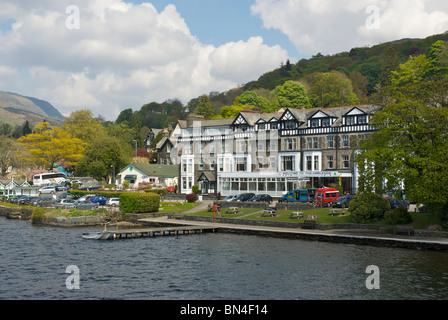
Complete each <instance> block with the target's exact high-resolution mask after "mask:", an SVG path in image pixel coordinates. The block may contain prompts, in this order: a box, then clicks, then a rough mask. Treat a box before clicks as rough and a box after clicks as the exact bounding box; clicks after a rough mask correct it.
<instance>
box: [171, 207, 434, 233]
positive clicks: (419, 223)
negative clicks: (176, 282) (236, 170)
mask: <svg viewBox="0 0 448 320" xmlns="http://www.w3.org/2000/svg"><path fill="white" fill-rule="evenodd" d="M263 210H264V208H255V209H253V208H240V213H238V214H225V212H226V209H225V208H223V209H222V210H221V215H220V216H219V215H218V214H217V213H216V214H215V217H222V218H230V219H235V218H240V219H253V220H266V221H279V222H297V223H300V222H303V221H304V220H307V218H308V216H311V215H314V216H317V220H316V222H317V223H352V221H351V219H350V215H349V213H348V211H346V213H345V214H344V215H339V216H330V210H329V209H328V208H324V209H310V210H303V211H302V212H303V218H302V219H297V218H295V219H291V218H290V215H291V213H293V212H297V211H298V210H286V211H285V210H279V211H278V212H277V214H278V215H277V217H262V214H263ZM184 211H186V210H184ZM179 212H182V210H180V211H179ZM410 214H411V217H412V220H413V223H412V226H413V227H414V229H427V228H428V227H429V226H430V225H434V224H440V220H439V219H438V218H436V217H435V216H434V215H431V214H427V213H419V212H417V213H414V212H410ZM189 215H193V216H202V217H213V212H208V211H207V210H203V211H199V212H195V213H189ZM373 224H377V225H387V224H386V223H385V222H384V221H379V222H375V223H373Z"/></svg>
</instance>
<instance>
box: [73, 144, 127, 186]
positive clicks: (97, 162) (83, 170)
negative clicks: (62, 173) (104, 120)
mask: <svg viewBox="0 0 448 320" xmlns="http://www.w3.org/2000/svg"><path fill="white" fill-rule="evenodd" d="M130 159H131V157H130V152H129V149H126V147H125V145H123V144H122V143H121V141H120V139H118V138H116V137H111V136H107V135H103V136H98V137H95V138H94V139H93V140H92V141H91V143H90V144H89V145H88V146H87V147H86V149H85V152H84V157H82V159H80V160H79V162H78V165H77V167H76V171H75V174H76V175H84V174H86V175H89V176H92V177H94V178H95V179H98V180H101V179H103V178H106V177H107V176H108V175H109V174H110V173H111V167H112V166H114V167H115V168H122V167H124V166H125V165H126V164H128V163H129V161H130Z"/></svg>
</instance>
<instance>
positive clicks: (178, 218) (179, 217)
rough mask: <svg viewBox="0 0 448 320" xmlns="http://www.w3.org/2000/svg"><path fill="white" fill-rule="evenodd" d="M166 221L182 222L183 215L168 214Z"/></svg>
mask: <svg viewBox="0 0 448 320" xmlns="http://www.w3.org/2000/svg"><path fill="white" fill-rule="evenodd" d="M168 219H176V220H183V219H184V214H183V213H168Z"/></svg>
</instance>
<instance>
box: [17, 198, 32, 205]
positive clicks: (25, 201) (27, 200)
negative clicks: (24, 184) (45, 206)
mask: <svg viewBox="0 0 448 320" xmlns="http://www.w3.org/2000/svg"><path fill="white" fill-rule="evenodd" d="M34 198H35V197H30V196H24V197H21V198H20V199H19V200H18V202H17V203H18V204H24V205H31V202H32V200H33V199H34Z"/></svg>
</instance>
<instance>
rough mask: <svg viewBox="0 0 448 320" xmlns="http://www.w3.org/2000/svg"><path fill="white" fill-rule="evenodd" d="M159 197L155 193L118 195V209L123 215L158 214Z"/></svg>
mask: <svg viewBox="0 0 448 320" xmlns="http://www.w3.org/2000/svg"><path fill="white" fill-rule="evenodd" d="M159 206H160V196H159V195H158V194H155V193H123V194H121V195H120V209H121V211H122V212H123V213H149V212H158V211H159Z"/></svg>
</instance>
